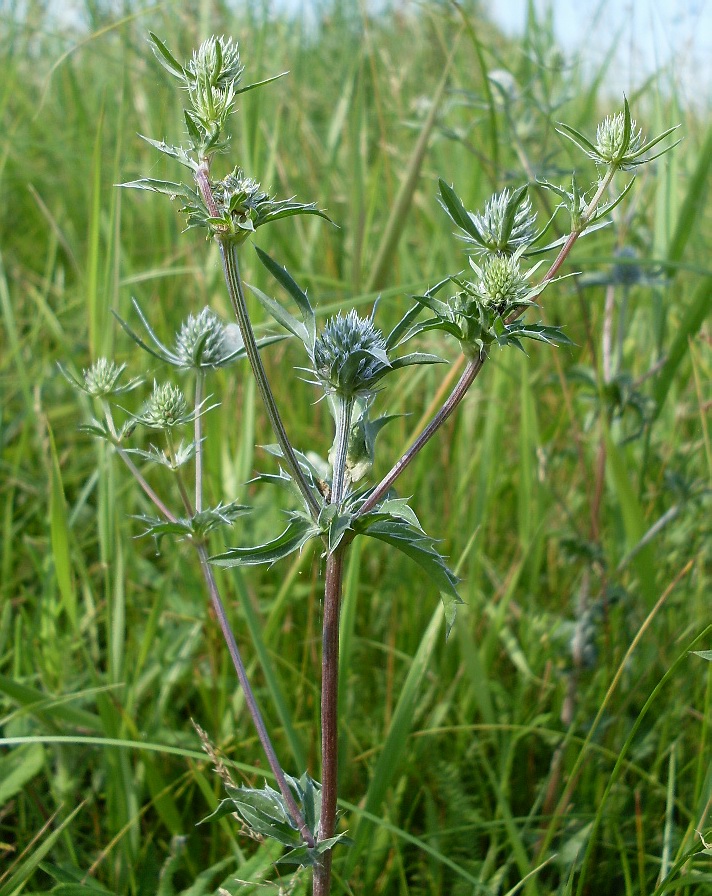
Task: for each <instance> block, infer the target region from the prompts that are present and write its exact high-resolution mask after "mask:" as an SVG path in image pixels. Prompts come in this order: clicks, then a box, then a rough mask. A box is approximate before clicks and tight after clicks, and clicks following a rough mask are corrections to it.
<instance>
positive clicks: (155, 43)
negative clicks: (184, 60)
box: [148, 31, 186, 81]
mask: <svg viewBox="0 0 712 896" xmlns="http://www.w3.org/2000/svg"><path fill="white" fill-rule="evenodd" d="M148 34H149V38H150V40H149V43H150V44H151V49H152V50H153V52H154V53H155V54H156V58H157V59H158V61H159V62H160V63H161V65H162V66H163V67H164V68H165V69H166V71H169V72H170V73H171V74H172V75H174V76H175V77H176V78H179V79H180V80H181V81H185V80H186V73H185V69H184V68H183V66H182V65H181V64H180V62H178V60H177V59H176V58H175V57H174V56H173V54H172V53H171V51H170V50H169V49H168V47H167V46H166V45H165V44H164V43H163V41H162V40H161V39H160V37H156V35H155V34H154V33H153V31H149V32H148Z"/></svg>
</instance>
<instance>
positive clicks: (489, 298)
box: [472, 255, 530, 309]
mask: <svg viewBox="0 0 712 896" xmlns="http://www.w3.org/2000/svg"><path fill="white" fill-rule="evenodd" d="M472 267H473V269H474V270H475V272H476V273H477V274H478V280H477V282H476V283H475V284H474V287H475V294H476V296H477V298H478V299H479V301H480V302H481V304H482V305H484V306H485V307H491V308H495V309H504V308H507V307H509V306H511V305H516V304H517V303H518V302H520V301H523V300H524V299H525V298H526V296H527V294H528V293H529V291H530V290H529V286H528V284H527V279H526V277H525V276H524V274H522V272H521V270H520V267H519V260H518V259H517V258H516V257H513V256H510V255H491V256H489V257H488V258H487V260H486V261H485V263H484V266H483V267H482V268H480V267H479V266H477V265H475V264H474V263H473V264H472Z"/></svg>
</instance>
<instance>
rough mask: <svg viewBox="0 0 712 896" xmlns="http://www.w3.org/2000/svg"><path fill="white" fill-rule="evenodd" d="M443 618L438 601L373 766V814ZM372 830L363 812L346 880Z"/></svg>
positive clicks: (399, 753)
mask: <svg viewBox="0 0 712 896" xmlns="http://www.w3.org/2000/svg"><path fill="white" fill-rule="evenodd" d="M443 618H444V610H443V606H442V604H438V606H437V608H436V609H435V612H434V613H433V615H432V617H431V619H430V623H429V625H428V627H427V629H426V630H425V633H424V634H423V637H422V638H421V641H420V645H419V646H418V650H417V652H416V654H415V656H414V657H413V660H412V662H411V664H410V669H409V670H408V675H407V676H406V679H405V681H404V682H403V686H402V687H401V691H400V696H399V698H398V703H397V705H396V708H395V711H394V713H393V718H392V720H391V725H390V728H389V730H388V735H387V737H386V739H385V741H384V743H383V745H382V748H381V751H380V755H379V757H378V760H377V762H376V765H375V768H374V769H373V773H372V775H371V783H370V784H369V787H368V793H367V794H366V804H365V807H364V809H365V813H369V814H371V816H373V815H377V814H378V813H379V811H380V809H381V806H382V804H383V801H384V799H385V797H386V792H387V790H388V788H389V787H390V785H391V783H392V781H393V779H394V777H395V775H396V773H397V772H398V769H399V768H400V767H401V764H402V762H403V757H404V755H405V751H406V749H407V745H408V737H409V735H410V732H411V730H412V727H413V719H414V718H415V715H416V709H417V703H418V700H419V699H420V685H421V682H422V680H423V677H424V675H425V673H426V671H427V669H428V666H429V664H430V660H431V658H432V655H433V651H434V650H435V645H436V644H437V641H438V635H439V633H440V631H441V629H442V624H443ZM372 832H373V825H372V823H371V821H370V820H369V819H368V818H367V817H366V816H365V814H364V815H363V816H361V819H360V820H359V823H358V826H357V827H356V832H355V835H354V843H353V846H352V847H351V849H350V850H349V852H348V855H347V859H346V870H345V874H344V876H345V878H346V879H348V878H349V877H350V876H351V873H352V872H353V870H354V868H355V867H356V864H357V863H358V861H359V859H362V854H363V852H364V850H365V849H366V847H367V846H368V841H369V837H370V836H371V834H372Z"/></svg>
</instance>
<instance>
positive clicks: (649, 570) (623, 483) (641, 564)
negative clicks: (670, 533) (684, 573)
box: [605, 430, 655, 602]
mask: <svg viewBox="0 0 712 896" xmlns="http://www.w3.org/2000/svg"><path fill="white" fill-rule="evenodd" d="M605 438H606V451H607V456H608V472H609V476H610V486H611V490H612V493H613V496H614V500H615V504H616V506H618V507H619V508H620V512H621V516H622V519H623V529H624V531H625V551H623V550H621V554H623V553H628V552H631V551H633V549H634V548H637V547H638V545H639V543H640V540H641V538H642V537H643V535H644V534H645V532H646V531H647V528H648V527H647V526H646V524H645V516H644V514H643V509H642V507H641V506H640V502H639V501H638V498H637V496H636V494H635V491H634V490H633V486H632V484H631V481H630V476H629V474H628V470H627V468H626V463H625V457H624V449H622V448H620V447H619V446H618V445H617V444H616V443H615V441H614V440H613V438H612V437H611V434H610V432H608V431H607V430H606V433H605ZM632 564H633V566H634V568H635V570H636V572H637V573H638V579H639V583H640V589H641V591H642V592H643V595H644V597H645V599H646V600H647V601H648V602H652V600H653V599H654V597H655V594H654V588H655V553H654V549H653V546H652V545H651V544H647V545H645V546H644V547H642V548H640V549H639V550H638V551H637V552H636V555H635V557H634V558H633V561H632Z"/></svg>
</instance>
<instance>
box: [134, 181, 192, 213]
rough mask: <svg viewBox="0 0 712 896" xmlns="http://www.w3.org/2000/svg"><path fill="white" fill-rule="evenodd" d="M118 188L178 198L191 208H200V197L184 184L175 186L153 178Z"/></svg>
mask: <svg viewBox="0 0 712 896" xmlns="http://www.w3.org/2000/svg"><path fill="white" fill-rule="evenodd" d="M118 186H120V187H126V188H127V189H132V190H148V191H149V192H151V193H163V195H164V196H168V197H169V199H178V198H180V199H182V200H183V201H184V202H186V203H187V204H188V205H190V206H191V207H192V206H193V205H195V206H196V207H200V197H199V196H198V194H197V193H196V192H195V191H194V190H191V189H190V187H186V185H185V184H176V183H173V182H172V181H169V180H157V179H156V178H154V177H142V178H140V179H139V180H131V181H127V182H126V183H125V184H118Z"/></svg>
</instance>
